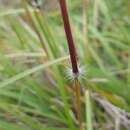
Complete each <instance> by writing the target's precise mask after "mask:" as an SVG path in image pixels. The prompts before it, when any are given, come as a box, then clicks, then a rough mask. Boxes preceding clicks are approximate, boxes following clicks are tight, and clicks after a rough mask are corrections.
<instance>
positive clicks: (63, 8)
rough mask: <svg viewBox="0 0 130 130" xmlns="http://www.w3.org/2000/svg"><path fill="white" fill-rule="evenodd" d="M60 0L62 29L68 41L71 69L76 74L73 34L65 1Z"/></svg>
mask: <svg viewBox="0 0 130 130" xmlns="http://www.w3.org/2000/svg"><path fill="white" fill-rule="evenodd" d="M59 2H60V9H61V13H62V17H63V22H64V29H65V33H66V37H67V41H68V47H69V53H70V59H71V63H72V71H73V74H75V75H76V74H78V72H79V70H78V65H77V55H76V50H75V46H74V40H73V36H72V33H71V27H70V22H69V17H68V13H67V7H66V1H65V0H59Z"/></svg>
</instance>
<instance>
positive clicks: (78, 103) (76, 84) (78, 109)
mask: <svg viewBox="0 0 130 130" xmlns="http://www.w3.org/2000/svg"><path fill="white" fill-rule="evenodd" d="M74 87H75V103H76V104H75V105H76V113H77V115H76V116H77V119H78V123H79V129H80V130H83V127H82V119H81V101H80V97H81V95H80V83H79V81H78V79H75V81H74Z"/></svg>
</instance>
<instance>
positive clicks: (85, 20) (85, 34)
mask: <svg viewBox="0 0 130 130" xmlns="http://www.w3.org/2000/svg"><path fill="white" fill-rule="evenodd" d="M82 1H83V44H84V48H86V51H84V57H85V58H86V60H87V61H90V51H89V44H88V43H89V41H88V13H87V12H88V3H89V0H82Z"/></svg>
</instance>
